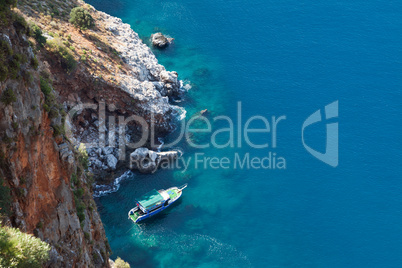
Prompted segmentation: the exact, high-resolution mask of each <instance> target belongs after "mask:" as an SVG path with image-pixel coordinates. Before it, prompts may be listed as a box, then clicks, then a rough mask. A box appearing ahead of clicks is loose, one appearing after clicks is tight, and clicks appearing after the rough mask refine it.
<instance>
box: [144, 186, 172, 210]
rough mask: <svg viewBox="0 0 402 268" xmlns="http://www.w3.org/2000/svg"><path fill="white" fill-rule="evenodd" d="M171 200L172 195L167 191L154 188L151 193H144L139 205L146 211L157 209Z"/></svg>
mask: <svg viewBox="0 0 402 268" xmlns="http://www.w3.org/2000/svg"><path fill="white" fill-rule="evenodd" d="M169 200H170V196H169V194H168V193H166V191H160V192H159V191H157V190H155V189H154V190H152V191H150V192H149V193H147V194H145V195H143V196H142V197H141V198H140V199H139V200H138V201H137V206H138V207H139V208H140V209H141V211H142V212H144V213H149V212H150V211H152V210H154V209H157V208H159V207H161V206H163V205H165V206H166V205H167V204H168V202H169Z"/></svg>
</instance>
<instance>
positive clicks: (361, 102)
mask: <svg viewBox="0 0 402 268" xmlns="http://www.w3.org/2000/svg"><path fill="white" fill-rule="evenodd" d="M88 2H89V3H90V4H92V5H93V6H94V7H95V8H97V9H98V10H101V11H105V12H107V13H109V14H111V15H114V16H117V17H120V18H122V20H123V21H124V22H126V23H129V24H130V25H131V26H132V28H133V29H134V30H135V31H136V32H137V33H139V35H140V37H141V38H142V39H143V40H144V42H145V43H149V36H150V35H151V34H152V33H154V32H156V31H162V32H163V33H165V34H168V35H170V36H172V37H174V38H175V43H174V45H173V46H171V47H169V48H168V49H167V50H164V51H158V50H155V51H154V52H155V54H156V55H157V58H158V60H159V62H160V63H161V64H163V65H164V66H165V67H166V68H167V69H168V70H175V71H177V72H178V73H179V76H180V79H182V80H183V81H185V82H186V83H188V84H190V85H191V86H192V88H191V89H190V90H189V92H188V93H187V95H186V96H185V97H184V99H183V101H182V102H181V103H178V105H180V106H183V107H184V108H185V109H186V110H187V118H191V116H192V115H193V114H195V113H197V112H199V111H201V110H203V109H208V111H209V112H208V115H207V116H208V118H209V119H212V118H214V117H216V116H219V115H227V116H229V117H230V118H232V119H233V120H235V122H234V128H237V127H238V125H239V124H238V122H237V121H236V120H237V112H238V111H237V107H238V102H241V108H242V118H243V122H242V123H241V125H244V124H245V121H246V120H247V118H249V117H251V116H254V115H259V116H263V117H265V118H267V119H269V120H270V122H271V117H272V116H275V117H276V118H278V117H280V116H286V120H282V121H281V122H280V123H278V128H277V130H276V140H277V144H276V148H273V144H272V142H271V141H272V135H271V134H272V131H271V133H252V134H250V139H251V140H252V141H253V142H254V143H259V144H262V143H265V142H268V143H269V148H265V149H254V148H251V147H250V146H248V145H247V144H244V140H243V145H242V147H241V148H239V147H238V146H237V135H238V133H236V134H235V139H236V146H234V148H231V147H229V148H223V149H218V148H213V147H210V148H205V149H194V148H192V147H191V146H189V145H188V143H187V142H186V141H185V139H184V140H183V141H181V142H180V143H179V144H178V145H175V148H180V149H181V150H183V151H184V156H183V157H184V158H186V159H188V158H190V157H195V154H196V153H203V154H204V155H205V156H207V157H214V156H216V157H220V158H222V157H225V156H226V157H228V158H229V159H230V160H233V159H234V158H235V155H236V154H239V155H244V154H246V153H249V154H250V156H252V157H264V156H267V155H268V154H269V152H271V153H272V154H273V153H275V154H276V155H277V156H278V157H279V156H280V157H283V158H284V159H285V160H286V169H272V168H271V169H254V168H249V169H247V168H244V169H234V168H229V169H223V168H219V169H213V168H207V169H204V168H198V169H196V168H195V167H194V165H192V167H190V168H189V169H188V170H186V171H183V170H181V169H175V170H167V171H166V170H163V171H158V172H157V173H156V174H153V175H141V174H137V173H136V174H134V176H132V178H131V179H130V180H126V181H124V182H123V183H122V185H121V188H120V190H119V191H118V192H116V193H113V194H110V195H107V196H104V197H101V198H100V200H99V203H100V206H99V210H100V212H101V217H102V220H103V222H104V225H105V229H106V234H107V237H108V239H109V242H110V244H111V247H112V250H113V256H112V258H113V259H115V258H116V257H117V256H120V257H121V258H123V259H124V260H126V261H128V262H129V263H130V264H131V265H132V267H334V268H338V267H402V254H401V253H402V153H401V150H402V146H401V140H402V124H401V117H402V112H401V111H402V2H401V1H396V0H390V1H373V0H365V1H360V0H356V1H350V0H349V1H346V0H336V1H335V0H327V1H311V0H307V1H296V0H282V1H267V0H265V1H262V0H255V1H240V0H236V1H222V0H214V1H211V0H204V1H194V0H183V1H169V0H167V1H156V0H147V1H144V0H113V1H111V0H88ZM335 101H338V105H339V117H338V118H332V119H328V120H329V122H330V123H331V122H332V123H334V122H337V123H338V124H339V165H338V166H337V167H332V166H330V165H327V164H326V163H324V162H322V161H320V160H318V159H316V158H315V157H313V156H312V155H311V154H309V153H308V152H307V150H306V149H305V148H304V146H303V143H302V138H301V134H302V125H303V122H304V121H305V120H306V119H307V118H308V117H309V116H310V115H311V114H313V113H314V112H315V111H317V110H318V109H324V107H325V106H326V105H327V104H330V103H333V102H335ZM331 120H332V121H331ZM325 121H326V119H325V116H323V121H322V122H320V123H317V124H314V125H311V126H310V127H309V128H306V129H305V132H304V135H305V142H306V144H308V145H309V146H310V147H312V148H314V149H315V150H318V151H321V152H324V151H325V140H326V128H325V124H326V122H325ZM254 123H255V126H257V125H258V126H259V127H261V125H262V124H261V123H262V121H261V120H260V121H255V122H254ZM223 126H225V127H228V123H225V122H224V121H222V120H221V121H220V122H218V121H217V122H214V123H213V125H212V128H213V129H214V130H215V129H218V128H221V127H223ZM177 135H178V133H177V132H176V133H173V134H172V135H170V136H169V137H168V139H167V140H166V141H165V142H168V141H169V139H170V140H173V139H174V138H175V137H177ZM193 138H194V139H196V140H198V142H200V143H202V142H207V141H208V140H210V136H209V135H208V134H202V135H200V134H199V135H195V136H194V137H193ZM226 138H227V135H226V134H222V136H220V141H223V142H224V141H225V139H226ZM166 149H168V148H166ZM183 183H188V185H189V186H188V188H187V189H186V190H185V191H184V193H183V196H182V198H181V200H180V201H179V202H178V204H176V205H175V206H174V207H173V208H170V209H169V210H167V211H165V212H163V213H162V214H161V215H158V216H156V217H154V218H153V219H150V220H149V221H146V222H144V223H141V224H139V225H136V224H133V223H132V222H131V221H129V220H128V219H127V212H128V210H129V209H131V208H132V207H133V206H134V204H135V198H137V197H139V196H141V195H142V194H144V193H146V192H148V191H149V190H152V189H153V188H155V189H161V188H168V187H171V186H175V185H176V186H179V185H181V184H183Z"/></svg>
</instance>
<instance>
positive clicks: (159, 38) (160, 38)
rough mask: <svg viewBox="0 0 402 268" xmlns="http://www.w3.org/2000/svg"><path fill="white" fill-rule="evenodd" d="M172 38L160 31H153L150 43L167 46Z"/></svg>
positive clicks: (159, 46)
mask: <svg viewBox="0 0 402 268" xmlns="http://www.w3.org/2000/svg"><path fill="white" fill-rule="evenodd" d="M173 40H174V39H173V38H170V37H166V36H164V35H163V34H162V33H154V34H153V35H151V41H152V45H154V46H155V47H158V48H165V47H167V46H168V45H169V44H170V43H172V41H173Z"/></svg>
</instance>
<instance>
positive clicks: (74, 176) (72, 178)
mask: <svg viewBox="0 0 402 268" xmlns="http://www.w3.org/2000/svg"><path fill="white" fill-rule="evenodd" d="M71 182H72V183H73V184H74V185H77V186H78V183H79V181H78V177H77V173H73V174H72V175H71Z"/></svg>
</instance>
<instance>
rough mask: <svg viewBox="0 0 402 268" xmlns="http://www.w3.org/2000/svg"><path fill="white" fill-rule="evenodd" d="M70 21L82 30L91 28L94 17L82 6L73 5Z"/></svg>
mask: <svg viewBox="0 0 402 268" xmlns="http://www.w3.org/2000/svg"><path fill="white" fill-rule="evenodd" d="M70 22H71V23H72V24H74V25H75V27H79V28H81V29H83V30H85V29H89V28H92V27H93V26H94V25H95V24H94V19H93V18H92V16H91V14H89V12H88V10H85V9H84V8H82V7H75V8H73V9H72V10H71V12H70Z"/></svg>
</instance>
